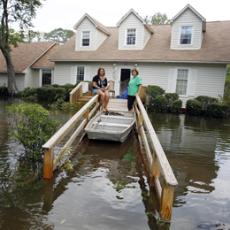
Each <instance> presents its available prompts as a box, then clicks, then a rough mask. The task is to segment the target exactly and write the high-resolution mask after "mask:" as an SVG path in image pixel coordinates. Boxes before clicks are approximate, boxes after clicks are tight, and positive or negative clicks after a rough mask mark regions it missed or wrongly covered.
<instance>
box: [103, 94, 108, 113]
mask: <svg viewBox="0 0 230 230" xmlns="http://www.w3.org/2000/svg"><path fill="white" fill-rule="evenodd" d="M104 95H105V101H104V109H105V110H106V111H108V104H109V92H108V90H106V91H105V92H104Z"/></svg>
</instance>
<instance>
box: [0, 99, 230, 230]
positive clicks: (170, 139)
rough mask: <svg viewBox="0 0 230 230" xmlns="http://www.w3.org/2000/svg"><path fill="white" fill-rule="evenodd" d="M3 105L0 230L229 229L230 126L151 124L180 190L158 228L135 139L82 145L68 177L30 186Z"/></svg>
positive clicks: (179, 119) (169, 119) (182, 121)
mask: <svg viewBox="0 0 230 230" xmlns="http://www.w3.org/2000/svg"><path fill="white" fill-rule="evenodd" d="M5 105H6V103H3V102H0V229H4V230H5V229H63V230H70V229H71V230H72V229H77V230H78V229H79V230H85V229H87V230H91V229H95V230H97V229H100V230H107V229H109V230H110V229H111V230H113V229H114V230H115V229H116V230H121V229H122V230H123V229H130V230H133V229H134V230H135V229H137V230H140V229H141V230H142V229H143V230H145V229H146V230H147V229H173V230H174V229H175V230H180V229H182V230H184V229H185V230H190V229H191V230H192V229H201V230H202V229H210V230H211V229H219V227H221V228H220V229H228V228H227V227H226V226H229V225H228V224H229V223H230V220H229V217H230V195H229V189H230V180H229V178H230V121H221V120H207V119H206V120H205V119H200V118H185V116H183V115H181V116H175V115H162V114H160V115H152V116H151V118H152V121H153V124H154V126H155V128H156V131H157V133H158V135H159V138H160V141H161V143H162V145H163V147H164V149H165V151H166V153H167V157H168V158H169V161H170V163H171V165H172V168H173V170H174V172H175V174H176V177H177V179H178V182H179V186H178V187H177V190H176V198H175V203H174V209H173V218H172V223H171V225H162V224H160V223H158V222H157V220H156V219H155V217H157V212H156V211H155V207H156V201H155V197H154V194H149V191H148V186H147V184H146V179H145V177H144V176H143V173H142V167H141V163H140V162H141V161H140V159H139V155H138V143H137V140H136V138H135V136H134V135H131V136H130V137H129V139H128V141H126V142H125V143H123V144H116V143H103V142H93V141H88V140H84V143H83V144H82V145H81V147H79V148H77V149H76V150H75V151H76V152H77V154H76V155H75V157H73V159H72V163H73V166H74V170H73V171H72V172H68V173H67V172H65V171H62V172H59V173H57V174H56V175H55V178H54V179H53V180H52V181H50V182H44V181H42V180H35V181H30V178H29V177H27V172H26V171H25V168H24V167H23V161H20V160H19V159H20V157H19V156H20V153H22V152H23V148H22V147H21V146H20V145H18V144H17V143H16V142H15V141H14V140H13V139H12V138H11V137H10V129H9V126H8V116H7V115H6V113H5ZM62 119H63V117H62ZM224 227H225V228H224Z"/></svg>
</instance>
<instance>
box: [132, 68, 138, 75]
mask: <svg viewBox="0 0 230 230" xmlns="http://www.w3.org/2000/svg"><path fill="white" fill-rule="evenodd" d="M133 72H136V75H139V71H138V70H137V68H133V69H132V71H131V73H132V75H133Z"/></svg>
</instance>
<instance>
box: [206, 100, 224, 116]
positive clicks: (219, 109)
mask: <svg viewBox="0 0 230 230" xmlns="http://www.w3.org/2000/svg"><path fill="white" fill-rule="evenodd" d="M227 113H228V106H226V105H224V104H220V103H214V104H210V105H208V107H207V115H208V116H211V117H215V118H224V117H226V116H227Z"/></svg>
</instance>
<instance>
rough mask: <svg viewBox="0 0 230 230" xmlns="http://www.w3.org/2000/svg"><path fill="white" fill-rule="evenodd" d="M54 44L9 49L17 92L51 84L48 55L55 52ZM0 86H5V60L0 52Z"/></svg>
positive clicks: (42, 43) (51, 73)
mask: <svg viewBox="0 0 230 230" xmlns="http://www.w3.org/2000/svg"><path fill="white" fill-rule="evenodd" d="M57 47H58V45H57V44H56V43H54V42H35V43H19V44H18V45H17V46H16V47H12V48H11V57H12V62H13V65H14V69H15V73H16V84H17V87H18V89H19V91H21V90H23V89H24V88H26V87H40V86H42V85H45V84H52V83H53V69H54V63H53V62H51V61H49V57H50V55H52V54H53V53H54V52H55V51H56V50H57ZM0 86H7V69H6V63H5V59H4V57H3V55H2V53H1V51H0Z"/></svg>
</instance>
